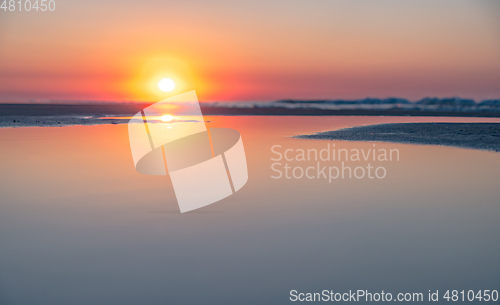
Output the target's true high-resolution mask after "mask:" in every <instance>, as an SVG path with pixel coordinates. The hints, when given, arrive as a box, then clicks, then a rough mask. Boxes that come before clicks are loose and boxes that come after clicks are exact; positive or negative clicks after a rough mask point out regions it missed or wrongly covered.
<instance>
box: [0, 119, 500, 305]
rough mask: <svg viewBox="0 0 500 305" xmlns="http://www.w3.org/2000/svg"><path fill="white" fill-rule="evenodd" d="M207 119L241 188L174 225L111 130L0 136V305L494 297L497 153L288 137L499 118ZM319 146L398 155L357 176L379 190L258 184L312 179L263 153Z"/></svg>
mask: <svg viewBox="0 0 500 305" xmlns="http://www.w3.org/2000/svg"><path fill="white" fill-rule="evenodd" d="M208 119H209V120H210V121H211V123H210V126H212V127H231V128H235V129H238V130H239V131H240V132H241V134H242V137H243V144H244V146H245V151H246V154H247V161H248V167H249V181H248V182H247V184H246V185H245V186H244V187H243V188H242V189H241V190H240V191H239V192H237V193H236V194H234V195H233V196H230V197H228V198H226V199H224V200H222V201H220V202H217V203H215V204H213V205H210V206H208V207H206V208H203V209H200V210H196V211H193V212H191V213H186V214H179V212H178V207H177V203H176V199H175V195H174V192H173V189H172V185H171V182H170V180H169V178H168V177H165V176H163V177H161V176H144V175H141V174H139V173H137V172H136V171H135V169H134V167H133V163H132V158H131V155H130V148H129V146H128V135H127V126H126V125H102V126H86V127H82V126H74V127H60V128H48V127H47V128H14V129H13V128H4V129H0V156H1V158H0V242H1V243H2V245H1V247H0V304H5V305H10V304H120V305H125V304H287V303H290V301H289V297H290V290H298V291H299V292H321V291H322V290H323V289H328V290H334V291H337V292H346V291H349V290H357V289H363V290H368V291H370V292H381V291H382V290H384V291H385V292H391V293H393V294H394V295H396V294H397V293H399V292H403V293H404V292H411V293H413V292H422V293H424V296H425V299H426V300H427V293H428V290H432V291H435V290H439V291H440V293H444V292H445V290H448V289H457V290H462V289H465V290H466V291H467V290H470V289H472V290H479V289H490V290H492V289H497V290H500V259H499V257H500V243H499V239H498V236H499V234H500V221H499V220H500V187H499V184H498V182H499V181H500V153H494V152H485V151H477V150H467V149H458V148H452V147H440V146H416V145H405V144H392V143H368V142H342V141H316V140H299V139H293V138H291V136H294V135H298V134H304V133H312V132H318V131H324V130H332V129H337V128H341V127H347V126H357V125H366V124H374V123H390V122H479V121H483V122H498V121H499V120H498V119H480V118H428V117H427V118H409V117H293V116H291V117H271V116H269V117H256V116H254V117H222V116H214V117H210V118H208ZM328 144H331V145H333V144H335V147H336V148H337V149H342V148H344V149H348V151H351V150H352V149H357V150H362V149H364V150H365V151H367V150H369V149H377V150H379V149H386V150H390V149H397V150H398V151H399V161H396V160H393V161H390V162H383V161H376V162H371V165H373V166H375V167H378V166H382V167H384V168H385V170H386V173H387V174H386V176H385V178H383V179H368V178H363V179H356V178H351V179H347V178H346V179H335V180H334V181H332V182H331V183H329V182H328V179H317V178H315V179H308V178H305V177H302V178H301V179H295V178H291V179H286V178H284V177H283V178H281V179H273V178H271V176H276V175H277V174H276V172H275V171H273V170H271V166H272V164H273V163H275V162H281V163H282V166H284V165H285V163H287V164H288V165H290V166H291V167H292V168H293V167H296V166H300V167H303V168H307V167H308V166H314V165H316V164H317V162H316V161H310V162H307V161H296V160H294V161H290V162H288V161H286V160H281V161H273V160H271V158H276V157H277V155H276V154H274V153H272V152H271V147H272V146H274V145H280V147H281V148H279V149H278V150H280V151H281V152H283V151H284V150H285V149H293V151H296V150H297V149H304V150H307V149H316V150H318V151H319V150H321V149H324V148H325V147H327V145H328ZM374 144H375V146H374ZM331 147H332V146H331ZM290 156H292V155H290ZM367 163H368V162H365V161H349V162H346V165H347V166H351V167H352V168H355V167H357V166H366V165H367ZM323 165H324V166H326V165H327V166H340V163H339V162H323ZM434 303H437V302H434ZM442 303H444V302H442ZM483 303H484V302H483ZM490 303H491V302H490Z"/></svg>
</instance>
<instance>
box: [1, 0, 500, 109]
mask: <svg viewBox="0 0 500 305" xmlns="http://www.w3.org/2000/svg"><path fill="white" fill-rule="evenodd" d="M55 1H56V10H55V11H54V12H40V11H39V12H34V11H30V12H25V11H22V12H18V11H16V12H9V11H7V12H4V11H3V10H0V98H1V99H2V100H5V99H9V98H13V99H74V100H113V101H156V100H160V99H163V98H166V97H168V96H171V95H172V94H177V93H180V92H184V91H188V90H192V89H195V90H196V91H197V93H198V96H199V98H200V100H202V101H226V100H227V101H260V100H262V101H267V100H276V99H283V98H294V99H337V98H347V99H356V98H364V97H381V98H383V97H390V96H396V97H404V98H409V99H411V100H416V99H419V98H422V97H425V96H438V97H448V96H461V97H464V98H474V99H477V100H482V99H493V98H497V99H500V1H496V0H488V1H486V0H468V1H464V0H447V1H442V0H418V1H409V0H382V1H375V0H364V1H360V0H349V1H347V0H346V1H336V0H309V1H306V0H298V1H297V0H273V1H271V0H265V1H264V0H252V1H248V0H247V1H240V0H227V1H226V0H215V1H202V0H198V1H195V0H182V1H181V0H163V1H160V0H153V1H146V2H143V1H118V0H109V1H102V0H99V1H97V0H87V1H81V0H80V1H76V0H55ZM166 77H168V78H171V79H173V80H174V81H175V82H176V84H177V87H176V89H175V90H174V91H172V92H169V93H165V92H162V91H160V90H159V89H158V87H157V84H158V82H159V80H161V79H162V78H166Z"/></svg>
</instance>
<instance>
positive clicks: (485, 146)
mask: <svg viewBox="0 0 500 305" xmlns="http://www.w3.org/2000/svg"><path fill="white" fill-rule="evenodd" d="M294 138H298V139H314V140H343V141H367V142H372V141H373V142H389V143H403V144H422V145H444V146H453V147H460V148H472V149H480V150H488V151H496V152H499V151H500V123H391V124H377V125H367V126H357V127H352V128H344V129H339V130H334V131H326V132H320V133H316V134H311V135H300V136H295V137H294Z"/></svg>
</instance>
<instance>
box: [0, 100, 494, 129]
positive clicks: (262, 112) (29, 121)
mask: <svg viewBox="0 0 500 305" xmlns="http://www.w3.org/2000/svg"><path fill="white" fill-rule="evenodd" d="M149 105H151V103H136V104H134V103H123V104H111V103H107V104H74V105H72V104H0V127H36V126H38V127H50V126H72V125H102V124H126V123H128V122H129V119H128V118H129V117H131V116H133V115H135V114H136V113H138V112H140V111H141V110H142V109H144V108H146V107H148V106H149ZM365 106H366V105H365ZM201 110H202V113H203V115H214V116H216V115H225V116H270V115H273V116H337V115H338V116H427V117H487V118H488V117H489V118H497V117H500V111H491V110H488V111H486V110H485V111H479V110H476V111H450V110H443V109H440V110H425V109H420V110H419V109H405V108H401V107H393V108H388V109H380V108H370V109H320V108H307V107H306V106H305V107H299V108H288V107H282V103H274V104H265V106H262V105H261V106H257V105H248V104H242V105H239V104H237V103H233V104H227V105H226V104H216V105H211V106H210V105H203V104H201Z"/></svg>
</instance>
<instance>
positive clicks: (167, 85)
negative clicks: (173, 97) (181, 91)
mask: <svg viewBox="0 0 500 305" xmlns="http://www.w3.org/2000/svg"><path fill="white" fill-rule="evenodd" d="M158 88H160V90H161V91H163V92H170V91H172V90H174V89H175V83H174V81H173V80H171V79H170V78H164V79H162V80H161V81H160V82H159V83H158Z"/></svg>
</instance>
